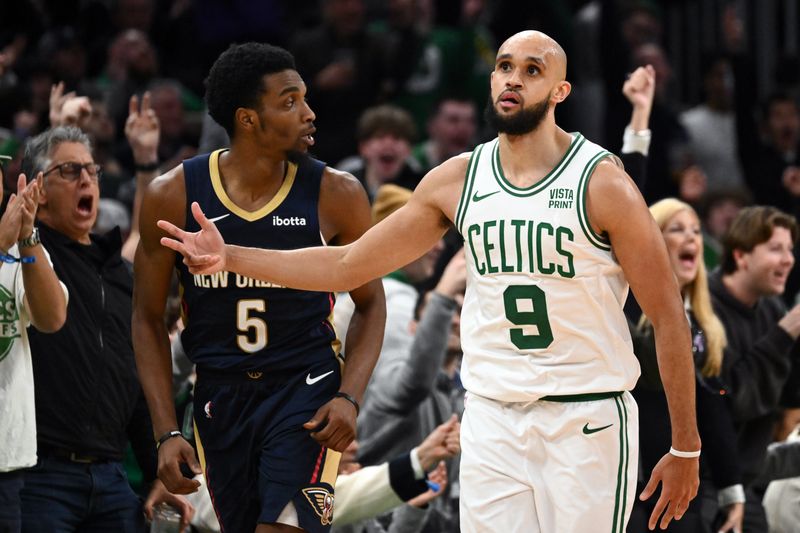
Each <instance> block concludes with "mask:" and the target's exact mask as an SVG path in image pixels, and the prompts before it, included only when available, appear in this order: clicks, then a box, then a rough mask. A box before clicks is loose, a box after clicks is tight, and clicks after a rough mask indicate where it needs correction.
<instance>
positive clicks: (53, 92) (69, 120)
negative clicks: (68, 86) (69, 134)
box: [50, 81, 92, 129]
mask: <svg viewBox="0 0 800 533" xmlns="http://www.w3.org/2000/svg"><path fill="white" fill-rule="evenodd" d="M91 115H92V104H91V103H89V99H88V98H87V97H85V96H75V92H74V91H70V92H68V93H66V94H64V82H63V81H60V82H58V83H56V84H55V85H53V86H52V87H50V125H51V126H52V127H54V128H55V127H57V126H76V127H78V128H80V129H84V128H85V126H86V123H87V122H88V121H89V118H90V117H91Z"/></svg>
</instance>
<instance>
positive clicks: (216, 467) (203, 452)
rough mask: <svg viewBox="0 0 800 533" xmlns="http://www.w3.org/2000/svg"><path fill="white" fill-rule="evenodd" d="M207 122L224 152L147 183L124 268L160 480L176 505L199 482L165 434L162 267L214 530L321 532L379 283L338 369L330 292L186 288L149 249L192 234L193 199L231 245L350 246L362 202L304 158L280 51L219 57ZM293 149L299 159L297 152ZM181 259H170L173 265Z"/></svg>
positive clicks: (293, 75) (304, 142) (307, 131)
mask: <svg viewBox="0 0 800 533" xmlns="http://www.w3.org/2000/svg"><path fill="white" fill-rule="evenodd" d="M206 83H207V92H206V101H207V104H208V109H209V113H210V114H211V116H212V117H213V118H214V119H215V120H216V121H217V122H219V123H220V124H221V125H222V126H223V127H224V128H225V129H226V130H227V131H228V134H229V135H230V137H231V147H230V149H226V150H217V151H215V152H212V153H210V154H204V155H200V156H197V157H195V158H193V159H189V160H186V161H184V162H183V164H182V165H180V166H178V167H176V168H174V169H172V170H170V171H169V172H167V173H166V174H164V175H163V176H161V177H159V178H157V179H156V180H154V181H153V182H152V184H151V185H150V186H149V187H148V190H147V191H146V193H145V195H144V200H143V203H142V210H141V223H140V229H141V242H140V244H139V247H138V249H137V252H136V258H135V269H134V270H135V276H136V284H135V295H134V307H135V308H134V316H133V331H134V339H135V340H134V348H135V351H136V360H137V365H138V368H139V373H140V377H141V381H142V386H143V388H144V391H145V395H146V396H147V401H148V404H149V407H150V413H151V416H152V418H153V427H154V430H155V437H156V439H157V442H158V446H159V448H158V450H159V451H158V459H159V477H160V478H161V479H162V480H163V482H164V484H165V485H166V486H167V487H168V488H169V489H170V490H172V491H174V492H176V493H188V492H193V491H194V490H196V489H197V482H195V481H193V480H191V479H188V478H185V477H183V475H182V474H181V472H180V463H188V465H189V467H190V468H191V469H192V470H193V471H195V473H199V471H200V468H201V467H200V465H198V464H197V460H196V459H195V454H194V450H193V449H192V447H191V446H190V445H189V443H188V442H186V441H185V440H184V439H183V438H182V437H181V434H180V432H179V431H178V425H177V422H176V417H175V408H174V404H173V395H172V371H171V359H170V347H169V342H168V336H167V331H166V329H165V326H164V321H163V312H164V305H165V302H166V298H167V295H168V292H169V286H170V279H171V276H172V272H173V269H176V270H177V272H178V275H179V279H180V285H181V291H182V299H183V318H184V321H185V325H186V329H185V330H184V332H183V334H182V338H181V340H182V342H183V346H184V348H185V350H186V353H187V354H188V356H189V357H190V359H191V360H192V361H193V362H194V363H195V364H196V367H197V376H198V378H197V383H196V386H195V398H194V402H195V410H194V412H195V413H196V414H195V420H194V422H195V427H196V432H195V434H196V436H197V447H198V455H199V456H200V464H201V465H202V470H203V472H204V474H205V476H206V480H207V482H208V487H209V490H210V492H211V496H212V500H213V502H214V507H215V510H216V512H217V515H218V517H219V519H220V523H221V525H222V530H223V531H226V532H236V533H238V532H248V533H249V532H252V531H255V532H256V533H265V532H284V531H301V530H305V531H311V532H323V531H328V529H329V528H330V522H331V520H332V510H333V486H334V484H335V479H336V470H337V466H338V462H339V456H340V454H339V452H341V451H343V450H344V449H345V448H346V447H347V445H348V444H350V442H351V441H352V440H353V438H354V436H355V424H356V415H357V414H358V401H359V400H360V398H361V396H362V394H363V392H364V388H365V387H366V384H367V381H368V380H369V376H370V374H371V373H372V369H373V366H374V364H375V361H376V359H377V356H378V353H379V351H380V347H381V341H382V338H383V328H384V321H385V313H386V310H385V302H384V297H383V291H382V288H381V285H380V283H379V282H375V281H373V282H369V283H367V284H365V285H363V286H361V287H359V288H357V289H355V290H353V291H352V292H351V293H350V294H351V296H352V297H353V300H354V301H355V303H356V310H357V311H356V317H355V319H354V320H353V322H351V324H350V327H349V329H348V332H347V348H348V353H347V364H346V365H345V364H344V357H343V355H342V354H340V353H339V350H338V347H339V342H338V340H337V338H336V334H335V332H334V329H333V324H332V322H331V321H332V311H333V295H332V294H331V293H328V292H312V291H298V290H293V289H287V288H284V287H280V286H276V285H273V284H270V283H265V282H262V281H258V280H255V279H251V278H248V277H245V276H240V275H237V274H235V273H232V272H220V273H217V274H215V275H213V276H194V275H192V274H191V273H189V271H188V270H187V269H186V267H185V265H183V263H182V262H181V261H177V260H176V254H175V253H174V252H172V251H171V250H169V249H167V248H164V247H163V246H161V245H160V244H159V239H160V238H161V237H162V236H163V235H164V233H163V232H162V231H161V230H160V229H158V228H157V226H156V221H157V220H158V219H160V218H166V219H168V220H170V221H172V222H173V223H174V224H176V225H178V226H180V227H184V228H186V229H187V230H189V231H195V230H197V229H199V227H198V225H197V223H196V221H195V220H194V218H193V217H192V216H191V215H190V213H189V211H188V208H189V206H190V205H191V204H192V202H198V203H199V204H200V205H202V206H203V209H204V210H205V211H206V212H208V213H211V215H210V216H212V217H213V218H214V219H215V221H216V223H217V224H218V225H219V228H220V231H221V232H222V233H223V235H225V238H226V239H227V240H229V241H230V242H236V243H238V244H241V245H243V246H258V247H266V248H280V249H296V248H304V247H309V246H318V245H321V244H327V243H336V244H347V243H350V242H353V241H355V240H356V239H357V238H358V237H359V236H360V235H361V234H362V233H363V232H364V231H365V230H366V229H367V228H368V227H369V225H370V212H369V205H368V202H367V196H366V193H365V191H364V189H363V188H362V187H361V185H360V184H359V183H358V181H356V180H355V179H354V178H353V177H352V176H350V175H349V174H345V173H342V172H339V171H336V170H334V169H331V168H329V167H326V166H325V164H324V163H321V162H319V161H316V160H314V159H312V158H311V157H309V156H307V155H305V154H304V153H303V152H305V151H307V150H308V148H309V147H310V146H312V145H313V143H314V139H313V134H314V131H315V130H314V125H313V121H314V118H315V116H314V112H313V111H312V110H311V109H310V108H309V106H308V104H307V103H306V100H305V95H306V86H305V83H304V82H303V80H302V79H301V77H300V75H299V74H298V73H297V71H296V70H295V65H294V59H293V58H292V56H291V55H290V54H289V53H288V52H287V51H285V50H283V49H281V48H277V47H273V46H270V45H266V44H256V43H248V44H243V45H237V46H232V47H231V48H229V49H228V50H227V51H226V52H224V53H223V54H222V55H221V56H220V57H219V58H218V59H217V61H216V62H215V63H214V65H213V66H212V68H211V71H210V73H209V77H208V80H207V81H206ZM298 148H299V150H298ZM178 257H180V256H178Z"/></svg>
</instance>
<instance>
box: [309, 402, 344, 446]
mask: <svg viewBox="0 0 800 533" xmlns="http://www.w3.org/2000/svg"><path fill="white" fill-rule="evenodd" d="M303 427H304V428H306V429H308V430H310V431H311V436H312V437H313V438H314V440H316V441H317V442H319V443H320V444H321V445H323V446H325V447H326V448H330V449H331V450H336V451H337V452H343V451H345V450H346V449H347V447H348V446H349V445H350V443H351V442H353V439H355V438H356V408H355V406H354V405H353V404H352V403H350V402H349V401H347V400H346V399H344V398H338V397H337V398H334V399H333V400H331V401H329V402H328V403H326V404H325V405H323V406H322V407H320V408H319V409H318V410H317V412H316V413H314V416H313V417H312V418H311V420H309V421H308V422H306V423H305V424H303Z"/></svg>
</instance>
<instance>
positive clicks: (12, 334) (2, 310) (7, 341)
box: [0, 286, 20, 361]
mask: <svg viewBox="0 0 800 533" xmlns="http://www.w3.org/2000/svg"><path fill="white" fill-rule="evenodd" d="M19 336H20V331H19V313H17V300H16V298H14V295H13V294H12V293H11V292H9V291H8V289H6V288H5V287H3V286H0V361H2V360H3V359H5V358H6V356H7V355H8V353H9V352H10V351H11V347H12V346H14V341H16V340H17V339H18V338H19Z"/></svg>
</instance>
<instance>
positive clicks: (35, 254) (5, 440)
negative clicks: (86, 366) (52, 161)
mask: <svg viewBox="0 0 800 533" xmlns="http://www.w3.org/2000/svg"><path fill="white" fill-rule="evenodd" d="M6 159H10V158H7V157H6V156H0V196H2V194H3V166H2V165H3V164H4V163H5V160H6ZM40 184H41V181H40V180H34V181H31V183H28V184H26V179H25V176H24V175H20V176H19V179H18V180H17V193H16V194H12V195H11V197H10V198H9V201H8V204H7V206H6V208H5V210H4V211H3V214H2V218H0V260H2V263H0V398H4V400H2V401H0V531H4V532H12V533H15V532H19V531H20V528H21V520H20V491H21V490H22V484H23V479H24V478H23V475H24V474H23V469H25V468H28V467H31V466H33V465H35V464H36V424H35V412H34V394H33V368H32V363H31V349H30V344H29V342H28V330H27V327H28V326H33V327H34V328H36V329H37V330H38V331H42V332H50V333H52V332H55V331H57V330H58V329H59V328H60V327H61V326H62V325H63V324H64V320H65V318H66V314H67V302H66V288H65V287H64V286H63V284H61V283H59V281H58V278H57V277H56V274H55V272H54V271H53V266H52V264H51V263H50V260H49V257H48V256H47V252H46V251H45V250H44V247H42V246H41V243H40V242H39V240H38V238H37V233H36V230H35V228H34V226H33V221H34V218H35V217H36V206H37V203H38V199H39V193H40V188H41V187H40Z"/></svg>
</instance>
